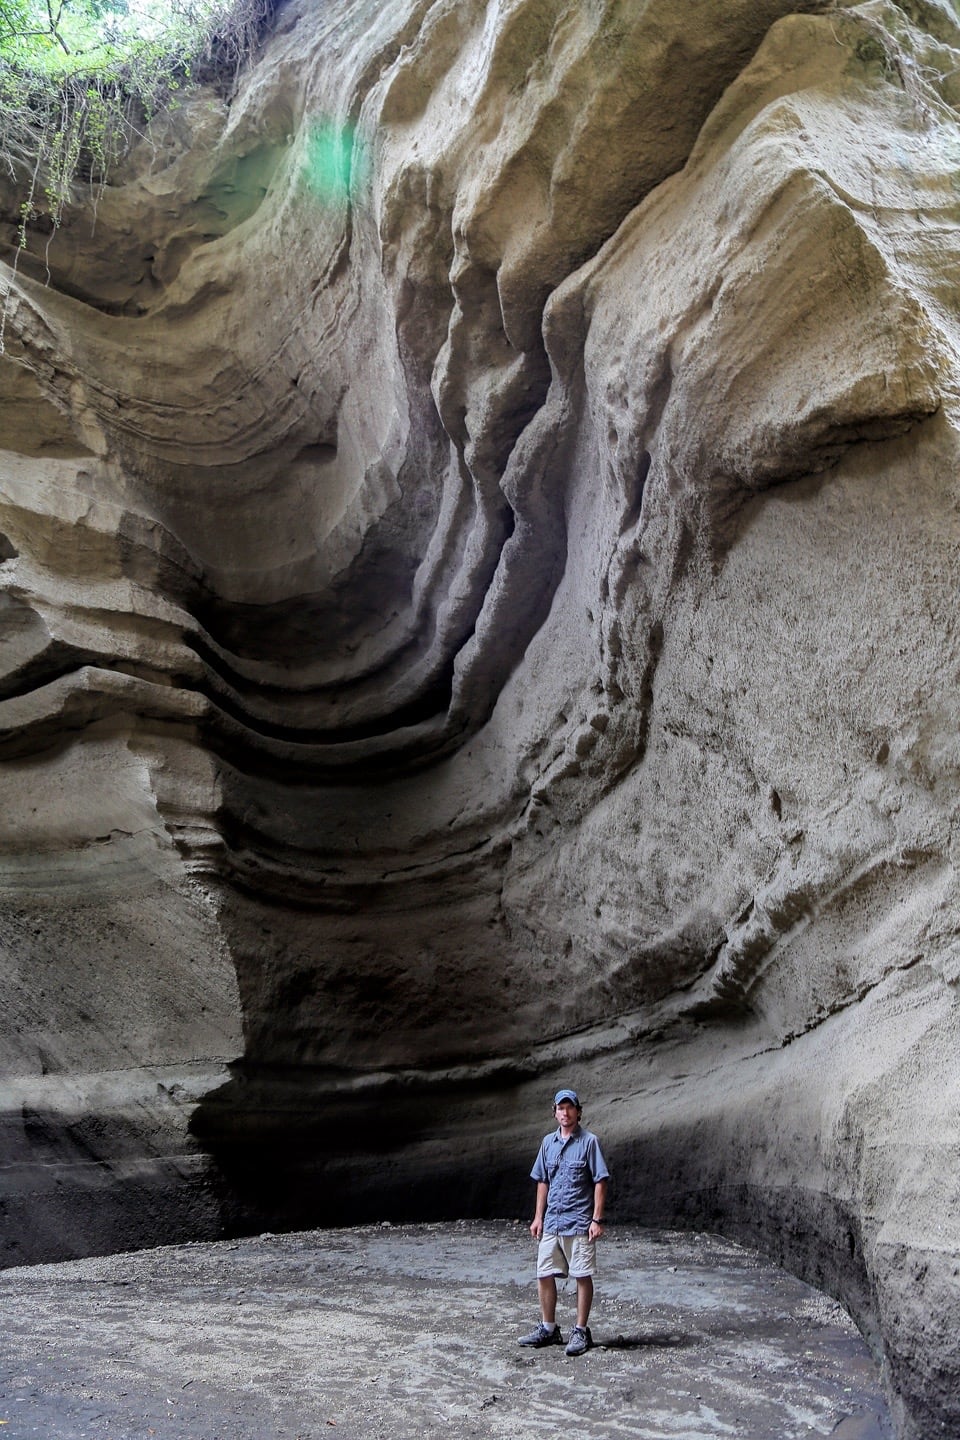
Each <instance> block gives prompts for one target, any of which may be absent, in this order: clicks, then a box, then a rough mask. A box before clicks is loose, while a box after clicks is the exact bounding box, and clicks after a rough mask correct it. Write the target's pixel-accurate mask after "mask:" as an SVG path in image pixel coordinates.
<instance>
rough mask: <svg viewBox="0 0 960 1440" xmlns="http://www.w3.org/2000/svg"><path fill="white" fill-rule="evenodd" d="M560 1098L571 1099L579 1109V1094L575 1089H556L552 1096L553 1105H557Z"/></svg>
mask: <svg viewBox="0 0 960 1440" xmlns="http://www.w3.org/2000/svg"><path fill="white" fill-rule="evenodd" d="M561 1100H572V1101H573V1103H574V1105H576V1107H577V1109H578V1110H579V1109H580V1096H579V1095H578V1094H577V1092H576V1090H558V1091H557V1093H556V1095H554V1097H553V1103H554V1105H559V1104H560V1101H561Z"/></svg>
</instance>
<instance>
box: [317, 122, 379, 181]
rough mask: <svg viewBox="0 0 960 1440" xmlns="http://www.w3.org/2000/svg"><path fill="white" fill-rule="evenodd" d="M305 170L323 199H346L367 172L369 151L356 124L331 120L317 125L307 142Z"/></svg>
mask: <svg viewBox="0 0 960 1440" xmlns="http://www.w3.org/2000/svg"><path fill="white" fill-rule="evenodd" d="M304 172H305V175H306V180H307V184H308V185H309V187H310V189H311V190H312V191H313V192H314V193H315V194H316V195H317V196H318V197H319V198H320V199H321V200H341V199H346V198H347V197H348V196H349V195H350V193H351V191H355V190H356V187H357V185H358V184H360V183H362V181H363V180H364V179H365V178H366V174H367V159H366V153H365V151H364V149H363V145H362V142H360V141H359V140H358V139H357V135H356V130H355V127H354V126H353V125H351V124H346V125H338V124H336V123H335V122H334V121H332V120H323V121H319V122H318V123H317V124H315V125H314V126H313V127H312V129H311V132H310V138H309V139H308V141H307V154H306V160H305V165H304Z"/></svg>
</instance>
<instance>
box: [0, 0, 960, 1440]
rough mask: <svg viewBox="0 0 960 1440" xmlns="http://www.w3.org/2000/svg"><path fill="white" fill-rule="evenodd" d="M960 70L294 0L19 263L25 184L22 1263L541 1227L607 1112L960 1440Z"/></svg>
mask: <svg viewBox="0 0 960 1440" xmlns="http://www.w3.org/2000/svg"><path fill="white" fill-rule="evenodd" d="M958 74H960V26H958V24H957V20H956V17H955V15H954V12H953V10H952V8H951V7H950V6H948V5H947V4H946V0H942V3H940V0H903V3H901V4H894V3H892V0H868V3H866V4H862V5H850V6H843V5H830V6H825V5H822V4H816V3H811V4H808V5H800V6H794V7H790V6H788V5H787V4H784V3H780V0H764V3H760V4H758V3H756V0H731V3H728V4H726V5H725V6H724V7H723V16H722V18H718V15H717V7H716V6H715V5H713V4H709V3H707V0H685V3H684V4H682V5H678V4H676V3H675V0H646V3H643V0H619V3H614V0H597V3H595V4H590V5H584V4H582V3H573V0H570V3H557V4H555V5H548V6H544V5H542V4H538V3H535V0H511V3H508V0H499V3H497V0H490V3H482V4H481V3H479V0H459V3H456V4H454V3H450V0H406V3H402V4H398V5H393V6H389V7H383V6H381V5H379V4H377V5H375V4H373V3H371V0H352V3H349V0H333V3H330V4H327V5H325V6H323V7H314V6H312V5H309V4H307V3H306V0H299V3H298V0H294V3H290V4H287V5H284V6H283V7H281V9H280V10H279V11H278V14H277V17H276V23H275V26H274V29H273V33H272V34H271V35H270V37H268V39H267V40H266V42H265V45H264V49H263V53H262V55H261V56H260V57H259V58H258V61H257V63H256V64H255V65H254V66H253V67H252V68H251V70H250V72H249V73H248V74H247V75H246V76H245V77H243V78H242V80H241V82H240V84H239V88H238V91H237V93H236V95H234V96H233V97H232V99H231V100H230V101H229V103H227V102H226V101H224V100H222V99H221V98H218V97H217V96H216V95H215V94H214V93H213V92H210V93H208V94H201V95H197V96H195V97H194V98H192V99H191V100H190V101H189V103H187V104H185V105H183V106H182V107H181V108H179V109H177V110H175V111H173V112H172V113H171V114H170V115H169V116H167V117H165V118H162V119H160V120H158V121H157V122H156V123H155V125H154V126H153V128H152V130H151V133H150V136H149V138H148V139H147V140H146V141H145V142H144V143H143V144H142V145H141V146H140V147H139V148H138V149H137V150H136V151H135V152H134V153H132V154H131V155H130V156H129V157H128V159H127V161H126V162H125V167H124V169H123V170H122V172H121V173H118V174H117V175H116V176H115V177H114V182H113V183H112V184H111V185H109V186H108V187H107V188H106V189H105V191H104V192H103V193H102V194H101V195H100V196H99V197H97V201H96V207H95V212H96V213H95V224H94V223H93V216H92V208H93V207H92V204H91V203H88V197H84V196H83V195H81V194H79V193H78V194H77V196H76V204H75V206H74V207H73V208H72V209H70V210H68V212H67V214H66V216H65V221H64V223H63V224H62V225H61V227H60V228H59V229H57V230H55V231H54V233H53V234H52V235H46V234H42V233H40V231H41V229H42V226H38V227H37V230H36V233H31V235H30V237H29V242H30V243H29V245H28V247H27V249H26V250H25V251H22V252H21V253H20V254H19V255H18V256H17V263H16V267H15V269H14V267H13V264H12V260H13V247H14V245H15V239H16V218H17V213H18V211H17V206H18V197H17V195H16V193H15V187H14V186H13V185H12V184H11V186H10V187H9V193H8V195H7V198H6V202H5V205H4V211H5V215H6V222H5V223H6V228H5V239H6V243H7V247H8V248H7V250H6V252H5V253H6V255H7V257H8V259H9V260H10V261H11V263H10V264H9V265H8V266H7V268H6V269H5V270H4V272H3V277H4V285H5V291H6V298H5V301H4V305H5V311H4V340H5V354H4V356H3V359H2V361H0V398H2V405H3V409H2V419H0V426H2V433H0V443H2V445H3V447H4V451H3V456H2V460H0V532H2V538H0V562H2V563H0V581H2V585H3V589H2V596H0V600H2V607H3V617H4V627H3V644H2V650H0V659H2V667H3V668H2V680H0V686H2V689H0V694H2V697H3V698H2V701H0V750H2V754H3V757H4V761H5V764H4V766H3V770H2V773H0V787H2V789H0V793H2V804H0V827H2V840H0V876H2V886H3V892H4V900H3V906H2V911H0V917H2V918H0V924H2V926H3V945H4V954H5V960H4V975H5V980H4V986H3V991H4V1013H5V1015H6V1017H7V1024H6V1026H5V1027H4V1030H5V1033H4V1038H3V1040H2V1042H0V1043H2V1045H3V1074H4V1076H5V1077H6V1078H4V1080H3V1081H2V1087H3V1088H2V1094H3V1096H4V1099H3V1115H4V1130H5V1134H6V1135H7V1136H8V1138H7V1139H6V1140H5V1142H4V1145H5V1160H6V1163H7V1165H8V1169H7V1172H6V1173H7V1174H8V1176H11V1177H12V1179H11V1181H10V1184H9V1185H8V1189H7V1194H6V1196H5V1198H4V1201H3V1203H4V1205H5V1207H6V1209H5V1212H4V1213H5V1215H6V1218H7V1225H6V1244H7V1246H8V1247H9V1253H12V1254H14V1255H18V1256H21V1257H22V1256H24V1255H26V1256H28V1257H30V1256H34V1257H39V1256H44V1255H53V1254H64V1253H70V1251H71V1249H72V1250H74V1251H77V1250H83V1249H90V1248H104V1247H107V1246H109V1245H111V1244H117V1243H144V1242H145V1241H146V1240H148V1239H149V1238H151V1236H153V1237H156V1236H157V1235H158V1234H162V1235H163V1238H171V1237H172V1236H173V1235H174V1234H188V1233H189V1234H201V1233H210V1234H212V1233H217V1230H218V1228H219V1227H220V1225H221V1224H222V1223H223V1219H222V1215H223V1211H222V1210H221V1208H220V1207H221V1206H224V1207H225V1208H226V1213H227V1214H229V1215H230V1216H232V1217H234V1223H255V1220H256V1219H257V1218H262V1217H263V1216H264V1215H270V1216H271V1217H272V1218H273V1219H275V1220H276V1221H277V1223H283V1222H284V1221H285V1220H287V1221H289V1220H291V1219H292V1218H296V1219H302V1220H305V1221H308V1220H311V1219H316V1218H324V1217H326V1218H336V1219H341V1220H343V1219H348V1218H349V1217H350V1215H351V1214H363V1215H366V1214H368V1213H377V1211H378V1210H379V1211H380V1212H385V1211H387V1210H391V1211H392V1212H393V1213H398V1214H399V1213H408V1212H410V1211H411V1210H417V1211H419V1212H420V1213H422V1212H423V1211H424V1210H425V1209H429V1210H430V1212H431V1213H449V1214H453V1213H457V1212H458V1211H460V1210H465V1209H470V1210H473V1211H474V1212H479V1213H483V1212H484V1210H487V1211H489V1210H490V1208H491V1207H494V1208H501V1209H502V1208H503V1207H505V1206H513V1205H518V1204H520V1203H522V1196H523V1193H524V1192H523V1181H522V1176H523V1175H524V1174H525V1173H526V1168H527V1164H528V1154H527V1152H528V1151H529V1149H530V1145H531V1143H532V1138H535V1137H536V1133H537V1126H538V1125H540V1124H541V1118H540V1116H541V1110H542V1106H543V1099H544V1096H545V1095H547V1094H548V1093H549V1091H550V1088H551V1086H552V1084H553V1082H554V1079H555V1078H558V1077H559V1076H560V1074H561V1073H562V1076H563V1078H565V1079H569V1078H574V1079H577V1078H578V1077H579V1080H578V1083H582V1084H583V1086H584V1088H585V1089H587V1090H588V1092H589V1093H590V1094H591V1095H592V1096H594V1097H595V1104H594V1111H593V1118H594V1120H595V1122H596V1124H597V1126H598V1128H601V1129H602V1130H603V1133H604V1134H605V1136H607V1137H609V1143H610V1147H611V1150H612V1151H613V1153H614V1154H615V1155H616V1163H617V1206H618V1211H619V1213H620V1214H622V1215H623V1216H625V1217H626V1216H629V1217H631V1218H640V1219H651V1220H657V1221H658V1222H660V1223H675V1222H676V1221H677V1220H678V1219H687V1220H689V1221H690V1222H691V1223H698V1224H702V1223H708V1224H710V1225H711V1226H713V1227H715V1228H717V1229H725V1230H727V1231H729V1232H731V1233H736V1234H738V1235H747V1236H749V1237H750V1238H752V1239H753V1240H754V1241H755V1242H756V1243H757V1244H759V1245H761V1246H763V1247H764V1248H766V1249H767V1250H769V1251H771V1252H772V1253H774V1254H777V1255H779V1256H781V1257H782V1258H784V1259H785V1260H787V1262H788V1263H790V1264H791V1265H792V1266H794V1267H795V1268H796V1269H798V1270H799V1271H800V1272H801V1273H803V1274H804V1275H805V1276H806V1277H807V1278H812V1279H815V1280H816V1281H817V1283H820V1284H822V1285H823V1286H824V1287H826V1288H828V1289H831V1290H833V1291H834V1292H835V1293H839V1294H841V1295H842V1296H843V1298H844V1299H845V1301H846V1302H847V1303H848V1304H849V1305H850V1307H851V1308H852V1310H853V1313H854V1314H855V1316H856V1318H857V1319H858V1321H859V1323H860V1324H861V1326H862V1327H863V1329H864V1331H865V1333H866V1334H867V1335H868V1337H869V1338H870V1339H871V1341H872V1343H873V1344H874V1346H875V1348H876V1350H877V1353H878V1354H880V1355H882V1356H883V1358H884V1361H885V1365H886V1374H887V1380H888V1384H889V1387H890V1391H891V1395H892V1398H893V1403H894V1406H895V1409H896V1413H897V1417H898V1425H899V1434H900V1435H901V1436H903V1437H923V1440H929V1437H931V1436H933V1435H936V1434H952V1433H956V1432H957V1430H958V1428H960V1411H958V1409H957V1398H956V1397H957V1393H958V1392H957V1386H956V1379H957V1371H958V1366H960V1351H958V1346H957V1341H956V1338H955V1336H956V1332H957V1325H956V1321H957V1309H958V1301H957V1291H956V1279H955V1265H954V1256H955V1254H956V1253H957V1250H958V1243H957V1242H958V1239H960V1236H958V1234H957V1224H958V1222H957V1214H958V1211H957V1207H956V1205H955V1203H954V1201H955V1199H956V1192H957V1188H958V1183H960V1162H958V1160H957V1154H958V1147H957V1143H956V1141H957V1119H956V1113H957V1103H956V1102H957V1093H958V1092H957V1083H958V1071H957V1063H956V1058H955V1057H956V1055H957V1045H956V1040H957V1024H958V1013H957V1007H956V1003H955V1000H956V987H957V981H958V977H960V961H958V956H960V949H958V942H957V921H956V915H957V905H956V901H957V893H956V892H957V880H956V872H955V867H954V863H953V861H954V843H955V841H954V832H955V828H956V819H957V815H958V806H957V802H958V795H960V786H958V779H960V747H958V743H957V739H956V737H957V734H958V733H960V727H958V723H957V721H958V715H957V709H958V705H957V699H956V693H955V692H956V685H955V678H956V672H957V667H958V660H960V656H958V641H957V636H956V625H955V621H954V615H953V611H954V604H953V600H954V595H955V593H956V587H957V581H958V578H960V577H958V569H960V560H958V547H957V540H958V533H960V519H958V513H960V512H958V494H957V481H956V475H957V469H958V466H957V458H958V456H957V448H958V431H957V413H958V412H957V377H958V373H960V371H958V354H960V332H958V324H957V288H956V274H957V267H958V264H960V244H958V240H957V234H958V232H957V218H958V207H960V201H958V188H957V163H958V158H960V126H958V118H957V113H956V108H955V107H956V102H957V98H958V85H960V81H958V79H957V76H958ZM202 1096H206V1099H204V1100H202V1101H201V1103H200V1106H199V1109H196V1106H197V1103H198V1101H199V1100H200V1097H202ZM547 1118H548V1117H547ZM188 1122H191V1129H190V1131H189V1133H188V1129H187V1126H188ZM266 1160H269V1162H270V1163H269V1166H267V1165H266V1163H265V1162H266ZM281 1177H282V1180H283V1183H282V1184H281V1183H280V1182H281ZM224 1187H225V1188H224ZM144 1196H146V1197H147V1200H146V1201H145V1200H144ZM237 1217H240V1218H237ZM28 1218H29V1224H28Z"/></svg>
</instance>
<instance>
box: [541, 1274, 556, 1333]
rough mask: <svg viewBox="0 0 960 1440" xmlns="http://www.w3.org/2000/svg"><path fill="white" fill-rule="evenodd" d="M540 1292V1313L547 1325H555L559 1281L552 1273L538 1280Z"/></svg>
mask: <svg viewBox="0 0 960 1440" xmlns="http://www.w3.org/2000/svg"><path fill="white" fill-rule="evenodd" d="M537 1289H538V1290H539V1292H540V1314H541V1315H542V1316H543V1323H544V1324H545V1325H554V1324H556V1320H557V1282H556V1280H555V1279H554V1278H553V1276H552V1275H546V1276H541V1278H540V1279H539V1280H538V1281H537Z"/></svg>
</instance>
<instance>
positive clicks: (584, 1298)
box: [540, 1275, 593, 1329]
mask: <svg viewBox="0 0 960 1440" xmlns="http://www.w3.org/2000/svg"><path fill="white" fill-rule="evenodd" d="M540 1303H541V1305H542V1304H543V1297H542V1293H541V1300H540ZM592 1304H593V1276H592V1275H581V1276H579V1277H578V1279H577V1324H578V1325H580V1326H582V1327H583V1328H584V1329H586V1325H587V1321H588V1320H589V1319H590V1307H591V1305H592ZM554 1309H556V1285H554ZM544 1319H546V1316H544Z"/></svg>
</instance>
